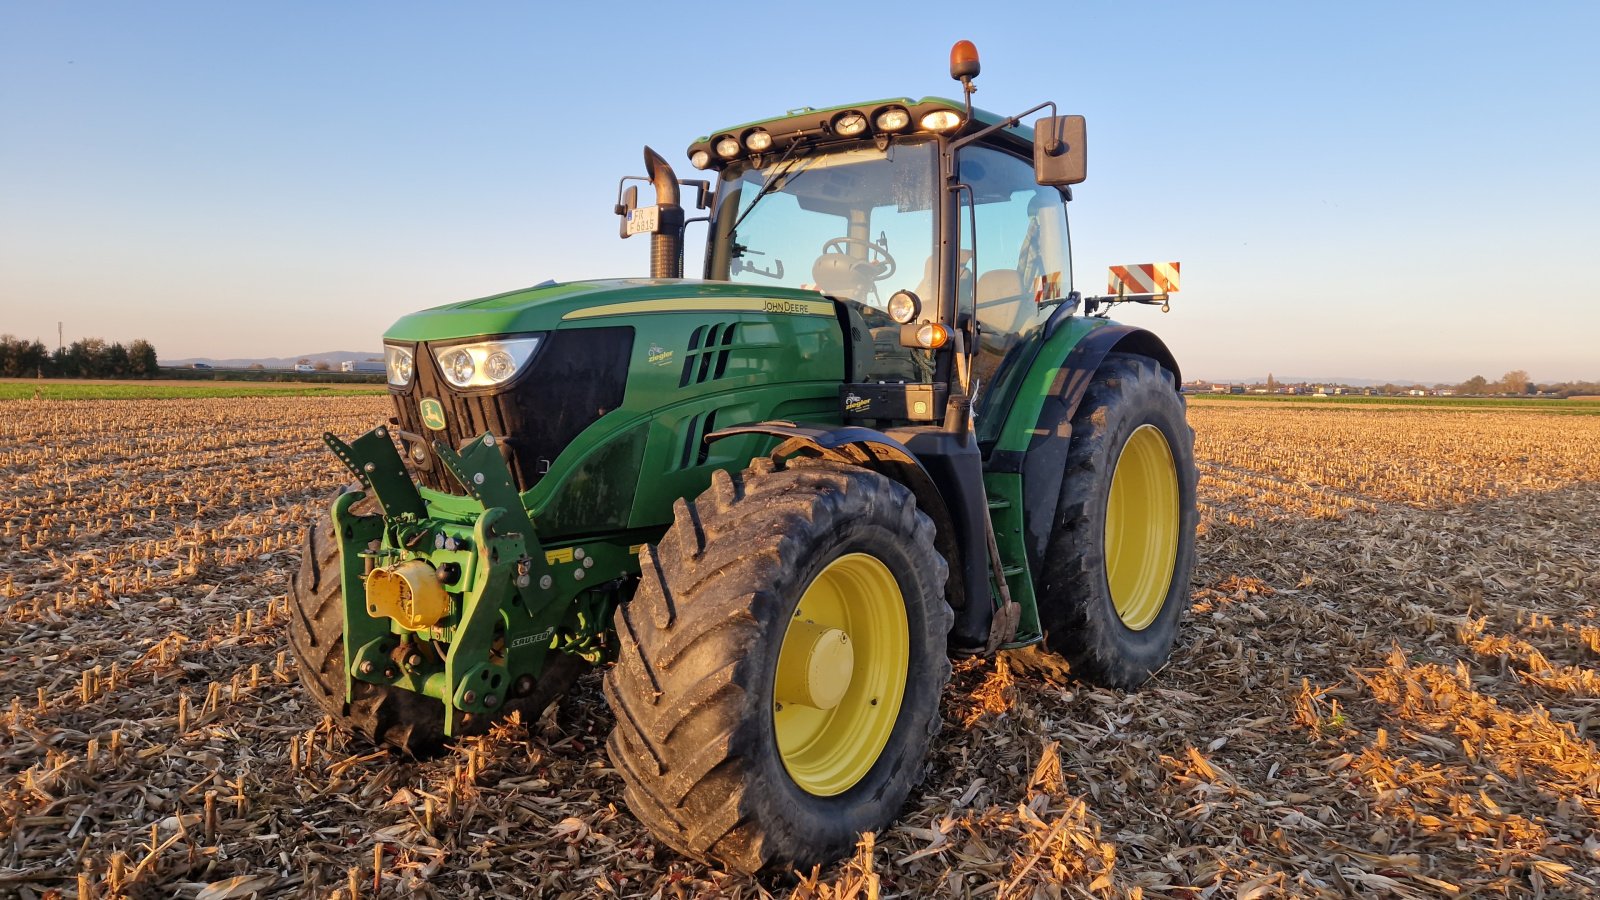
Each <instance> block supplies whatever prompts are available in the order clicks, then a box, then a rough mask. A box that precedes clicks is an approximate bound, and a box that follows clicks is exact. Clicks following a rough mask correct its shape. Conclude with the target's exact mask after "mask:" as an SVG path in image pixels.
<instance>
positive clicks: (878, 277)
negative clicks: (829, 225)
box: [822, 237, 896, 281]
mask: <svg viewBox="0 0 1600 900" xmlns="http://www.w3.org/2000/svg"><path fill="white" fill-rule="evenodd" d="M852 244H854V245H855V246H858V247H865V248H866V249H867V258H866V264H867V265H869V266H871V267H873V268H874V269H876V270H878V271H876V272H874V273H873V275H872V280H873V281H882V280H884V279H885V278H888V277H890V276H891V275H893V274H894V273H895V269H896V266H895V261H894V257H893V256H890V255H889V248H888V247H885V246H884V245H882V244H878V243H874V242H872V241H869V240H866V239H864V238H853V237H836V238H834V239H833V240H831V241H828V242H827V243H826V244H823V245H822V252H823V253H824V254H829V253H839V254H843V253H844V252H845V249H844V248H846V247H848V246H850V245H852ZM874 256H876V257H877V259H874V258H873V257H874Z"/></svg>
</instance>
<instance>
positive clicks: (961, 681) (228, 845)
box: [0, 397, 1600, 900]
mask: <svg viewBox="0 0 1600 900" xmlns="http://www.w3.org/2000/svg"><path fill="white" fill-rule="evenodd" d="M386 404H387V401H386V399H384V398H381V397H318V398H288V397H272V398H260V399H226V400H223V399H194V400H182V399H179V400H161V401H147V402H136V401H106V402H102V401H73V400H41V401H34V400H14V401H5V402H0V485H3V486H4V491H3V493H0V669H3V671H4V673H5V678H4V681H3V683H0V897H5V896H20V897H29V898H31V897H44V896H69V897H70V896H92V897H112V896H129V897H170V896H182V897H196V896H198V897H204V898H207V900H222V898H242V897H247V896H251V892H255V896H260V897H289V896H319V897H320V896H340V897H345V898H352V897H355V896H360V897H377V896H383V897H400V896H408V897H409V896H422V897H470V896H505V897H590V896H604V897H611V896H616V897H640V898H644V897H667V898H670V897H700V896H724V897H761V896H769V895H771V896H780V897H783V896H793V897H796V898H818V900H821V898H846V897H862V898H866V897H885V898H887V897H926V896H949V897H1029V898H1032V897H1050V898H1053V897H1063V896H1065V897H1102V896H1104V897H1138V896H1142V897H1151V898H1154V897H1162V898H1166V897H1170V898H1184V900H1194V898H1202V897H1213V896H1216V897H1230V896H1231V897H1240V898H1260V897H1275V896H1326V897H1348V896H1361V897H1366V896H1370V897H1403V898H1404V897H1441V896H1445V897H1448V896H1463V897H1464V896H1469V895H1477V896H1515V897H1524V896H1525V897H1581V896H1593V895H1595V893H1596V892H1600V836H1597V835H1600V744H1597V738H1596V734H1597V731H1600V612H1597V608H1600V574H1597V570H1596V566H1595V562H1594V561H1595V560H1596V559H1600V529H1597V528H1596V525H1595V522H1596V520H1597V518H1600V458H1597V456H1596V454H1595V453H1594V452H1593V450H1592V448H1593V447H1595V446H1597V445H1600V418H1597V417H1593V416H1563V415H1556V414H1547V413H1542V412H1538V411H1520V410H1519V411H1502V410H1460V411H1456V410H1448V411H1441V410H1437V409H1431V410H1407V409H1404V408H1355V407H1337V408H1336V407H1329V408H1323V409H1314V408H1304V407H1299V406H1278V405H1275V404H1248V405H1247V404H1227V403H1207V402H1205V401H1199V402H1197V403H1195V404H1194V405H1193V406H1192V408H1191V412H1190V418H1191V421H1192V422H1193V424H1194V426H1195V428H1196V430H1197V432H1198V440H1197V456H1198V458H1199V460H1200V467H1201V485H1200V488H1201V503H1202V524H1201V532H1202V533H1201V545H1200V564H1199V567H1198V569H1197V571H1196V574H1195V581H1194V591H1193V605H1192V610H1191V613H1190V615H1189V619H1188V622H1187V624H1186V626H1185V628H1184V630H1183V632H1182V634H1181V637H1180V642H1179V646H1178V648H1177V650H1176V652H1175V654H1174V658H1173V662H1172V665H1171V666H1170V667H1168V669H1166V670H1165V671H1163V672H1162V673H1160V674H1159V675H1158V676H1157V678H1156V679H1155V680H1154V681H1153V682H1152V683H1150V684H1149V685H1148V686H1146V687H1145V688H1144V689H1143V690H1141V691H1138V692H1116V691H1107V690H1099V689H1096V688H1093V687H1090V686H1088V685H1084V684H1081V683H1078V682H1075V681H1073V680H1072V679H1071V678H1070V676H1069V675H1066V674H1063V673H1059V672H1052V671H1040V668H1039V666H1038V662H1039V660H1038V658H1037V657H1036V656H1034V655H1032V654H1028V653H1023V654H1017V655H1015V656H1013V657H1007V658H1002V659H1000V660H995V661H976V660H969V661H964V662H961V663H959V664H958V665H957V673H956V677H955V681H954V683H953V685H952V688H951V690H950V691H949V692H948V694H947V697H946V702H945V720H946V725H945V729H944V732H943V735H942V736H941V738H940V740H939V741H938V743H937V749H936V753H935V755H934V757H933V759H932V760H931V764H930V769H929V774H928V777H927V779H926V781H925V782H924V783H923V785H922V787H921V788H920V789H919V790H918V791H916V792H914V793H913V797H912V800H911V802H910V804H909V805H908V808H907V810H906V811H905V813H904V815H903V816H902V817H901V819H900V820H899V822H898V823H897V824H896V825H895V826H893V827H892V828H890V829H888V830H886V831H885V832H884V833H883V834H880V835H877V836H875V837H874V838H869V839H867V840H865V841H863V843H862V845H861V847H860V848H859V851H858V853H857V854H856V856H855V858H854V859H851V860H847V861H845V862H843V863H842V864H839V865H836V866H833V867H830V868H827V869H824V870H822V871H820V872H817V873H803V875H802V876H801V877H800V878H799V879H798V880H796V879H793V878H790V879H768V880H763V881H753V880H749V879H745V878H741V877H735V876H730V875H727V874H724V873H720V872H718V871H716V870H713V869H710V868H707V867H704V866H701V865H698V864H694V863H689V862H686V861H684V860H682V859H680V858H678V857H677V856H675V855H674V854H673V853H671V852H670V851H667V850H665V849H663V848H661V847H659V846H658V845H656V844H655V843H654V841H652V840H651V839H650V837H649V836H648V835H647V834H646V833H645V832H644V830H643V829H642V828H641V827H640V826H639V825H638V824H637V823H636V822H635V821H634V819H633V818H632V817H631V816H630V815H629V814H628V812H627V810H626V809H625V808H623V807H622V806H621V805H620V799H619V798H620V795H621V785H620V781H619V779H618V778H617V777H616V776H615V775H614V774H613V773H612V772H611V771H610V770H609V768H608V767H607V763H606V760H605V755H604V750H603V746H602V745H603V742H604V739H605V735H606V733H607V731H608V730H609V728H610V714H609V712H608V711H607V709H606V707H605V704H604V702H603V700H602V698H601V693H600V690H599V680H598V676H597V675H593V674H591V675H589V676H587V677H586V678H585V679H584V680H583V681H582V682H581V683H580V685H579V687H578V689H577V690H576V691H575V692H574V693H572V694H571V695H569V696H568V697H566V698H564V699H563V700H562V701H561V702H559V703H558V704H556V705H555V706H554V707H552V708H551V710H550V711H548V712H547V713H546V714H545V715H544V716H543V717H541V718H540V719H539V720H538V721H531V722H516V723H510V724H508V725H507V726H505V727H503V728H502V729H500V730H499V731H498V732H497V733H495V734H492V735H490V736H488V737H486V738H483V739H478V740H474V741H472V742H470V743H468V744H466V745H465V746H463V747H461V748H459V749H458V750H457V751H456V752H455V753H454V754H453V755H452V756H449V757H446V758H444V759H440V760H435V761H430V762H423V763H417V762H410V761H405V760H400V759H396V758H394V757H391V756H389V755H388V754H386V753H383V752H379V751H374V750H373V749H372V748H370V747H367V746H362V745H359V744H356V743H353V742H350V741H348V740H346V739H345V738H344V737H342V736H341V735H340V734H339V733H338V732H337V731H335V730H333V729H331V728H330V727H329V723H328V722H326V721H324V720H323V719H322V718H321V716H319V715H318V714H317V713H316V712H315V711H314V706H313V705H312V703H311V702H310V700H309V699H308V698H306V697H304V696H303V695H302V692H301V689H300V686H299V684H298V682H297V680H296V678H295V674H294V671H293V665H294V663H293V660H292V659H289V658H287V657H286V656H285V642H284V639H283V628H284V620H285V615H286V610H285V605H284V599H285V593H286V591H287V589H288V580H289V575H290V573H291V572H292V571H293V570H294V567H295V566H297V565H298V556H299V543H300V540H301V536H302V533H303V529H304V527H305V525H306V523H307V522H308V521H309V520H310V519H311V518H312V517H313V516H318V515H321V514H322V512H323V509H324V508H325V500H326V496H327V494H328V493H329V492H330V488H331V486H334V485H337V484H339V483H341V481H342V479H341V478H340V475H339V471H338V469H337V467H336V464H335V461H334V459H333V457H332V455H331V454H329V453H327V452H326V450H325V449H323V447H322V446H321V444H320V442H319V441H318V440H317V436H318V435H319V434H320V433H321V432H322V431H323V430H332V431H335V432H337V433H341V434H345V435H353V434H356V433H359V432H360V431H363V430H365V429H366V428H367V427H369V426H370V425H371V424H374V423H375V422H376V421H378V420H379V419H381V418H383V417H384V416H386V415H387V413H386Z"/></svg>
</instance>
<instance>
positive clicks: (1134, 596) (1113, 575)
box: [1105, 425, 1179, 631]
mask: <svg viewBox="0 0 1600 900" xmlns="http://www.w3.org/2000/svg"><path fill="white" fill-rule="evenodd" d="M1178 519H1179V512H1178V468H1177V466H1176V465H1175V464H1174V463H1173V460H1172V448H1171V447H1170V446H1168V444H1167V438H1166V435H1164V434H1162V433H1161V429H1159V428H1157V427H1156V426H1154V425H1140V426H1139V427H1138V428H1137V429H1135V430H1134V432H1133V434H1131V435H1129V436H1128V441H1127V443H1125V444H1123V445H1122V453H1121V454H1120V455H1119V456H1118V457H1117V468H1116V471H1115V473H1114V474H1113V475H1112V476H1111V496H1110V497H1109V498H1108V499H1107V501H1106V534H1105V550H1106V583H1107V586H1108V587H1110V589H1111V602H1112V604H1113V605H1115V606H1116V608H1117V616H1118V617H1120V618H1121V619H1122V624H1124V625H1126V626H1128V627H1129V628H1131V629H1133V630H1134V631H1142V630H1144V629H1145V628H1148V627H1149V625H1150V623H1151V622H1154V621H1155V619H1156V616H1157V615H1159V614H1160V613H1161V607H1162V605H1163V604H1165V602H1166V599H1167V590H1168V589H1169V588H1171V587H1172V572H1173V569H1174V568H1175V567H1176V566H1177V563H1178Z"/></svg>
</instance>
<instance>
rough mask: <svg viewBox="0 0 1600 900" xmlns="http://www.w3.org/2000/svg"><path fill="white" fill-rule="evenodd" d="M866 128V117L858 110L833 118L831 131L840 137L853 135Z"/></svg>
mask: <svg viewBox="0 0 1600 900" xmlns="http://www.w3.org/2000/svg"><path fill="white" fill-rule="evenodd" d="M866 130H867V117H866V116H863V115H862V114H861V113H858V112H848V113H845V114H844V115H842V116H840V117H839V118H837V119H834V120H833V131H834V133H835V134H837V135H839V136H841V137H855V136H856V135H858V134H860V133H862V132H863V131H866Z"/></svg>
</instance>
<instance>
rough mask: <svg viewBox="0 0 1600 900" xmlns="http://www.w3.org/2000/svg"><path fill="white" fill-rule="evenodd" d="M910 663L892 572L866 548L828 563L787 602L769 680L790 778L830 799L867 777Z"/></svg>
mask: <svg viewBox="0 0 1600 900" xmlns="http://www.w3.org/2000/svg"><path fill="white" fill-rule="evenodd" d="M910 664H911V632H910V629H909V626H908V625H907V621H906V604H905V598H904V597H903V596H902V595H901V593H900V585H899V583H898V582H896V581H895V578H894V573H892V572H890V571H889V567H888V566H886V565H884V564H883V562H882V560H879V559H878V558H877V557H875V556H871V555H870V554H866V553H848V554H845V555H844V556H841V557H839V558H838V559H836V560H834V561H833V562H831V563H829V564H828V565H827V567H826V568H824V569H823V570H822V572H821V573H819V574H818V575H817V577H816V578H815V579H814V580H813V581H812V582H811V584H810V585H809V586H808V587H807V588H806V591H805V593H804V594H803V595H802V596H801V598H800V603H799V605H798V606H796V608H795V612H794V616H793V618H792V619H790V621H789V625H788V628H787V629H786V630H785V632H784V636H783V645H782V647H781V648H780V649H779V652H778V669H777V671H776V672H775V673H774V679H773V697H772V701H773V703H772V710H773V711H772V721H773V728H774V731H775V733H776V734H777V739H778V752H779V753H780V754H781V755H782V757H783V765H784V768H785V769H787V770H788V772H789V777H790V778H793V779H794V782H795V784H797V785H799V786H800V787H801V788H802V789H804V790H805V791H806V792H807V793H810V794H814V795H816V796H819V797H831V796H834V795H836V794H842V793H844V792H845V791H847V790H849V789H850V788H851V787H853V786H854V785H855V784H856V783H857V782H859V781H860V780H861V779H862V778H864V777H866V774H867V772H868V771H870V770H871V769H872V765H873V763H875V762H877V761H878V757H879V755H880V754H882V753H883V748H884V747H886V746H888V743H889V737H890V735H892V734H893V733H894V723H895V720H896V719H897V718H899V716H900V701H901V699H902V698H903V697H904V696H905V688H906V672H907V671H908V669H909V667H910Z"/></svg>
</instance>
